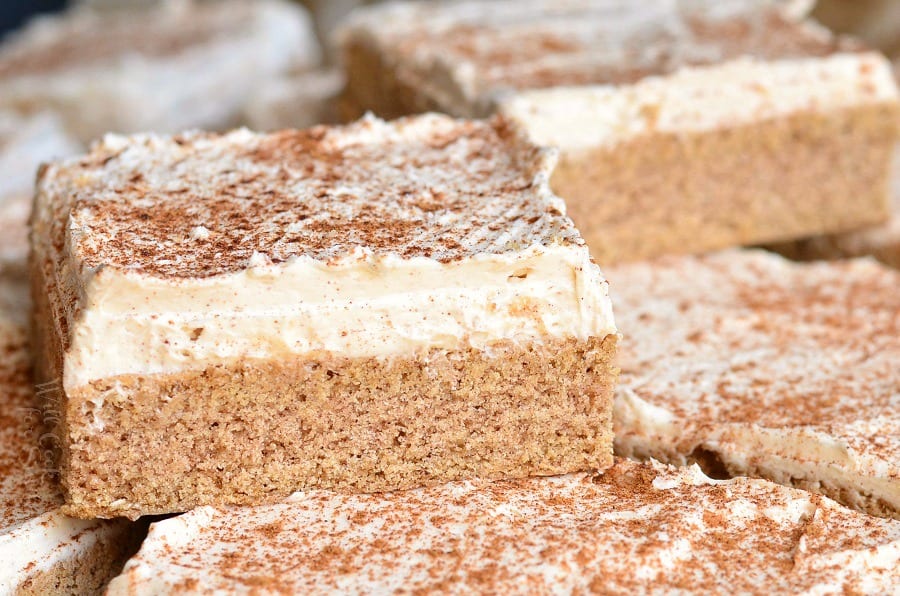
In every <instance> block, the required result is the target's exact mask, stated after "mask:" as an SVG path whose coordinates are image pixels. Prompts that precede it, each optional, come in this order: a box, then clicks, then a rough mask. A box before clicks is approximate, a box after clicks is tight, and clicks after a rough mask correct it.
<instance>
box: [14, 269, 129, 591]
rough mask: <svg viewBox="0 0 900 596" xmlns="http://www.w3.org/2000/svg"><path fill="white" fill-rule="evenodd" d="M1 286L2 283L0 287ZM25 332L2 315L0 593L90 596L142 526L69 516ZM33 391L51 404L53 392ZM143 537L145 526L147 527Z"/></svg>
mask: <svg viewBox="0 0 900 596" xmlns="http://www.w3.org/2000/svg"><path fill="white" fill-rule="evenodd" d="M0 283H5V282H0ZM25 335H26V334H25V331H24V329H23V328H22V327H20V326H18V325H16V324H15V323H13V322H12V321H11V320H10V319H9V317H8V316H7V315H6V313H5V312H4V313H2V314H0V562H2V563H0V593H3V594H94V593H98V592H99V590H101V589H102V588H103V587H104V585H105V584H106V582H107V581H109V579H110V578H111V577H112V576H113V575H115V574H116V573H118V572H119V571H121V569H122V565H123V564H124V562H125V559H127V558H128V557H129V556H130V555H131V554H133V553H134V552H136V551H137V547H138V544H139V542H140V538H141V532H140V530H139V527H138V526H136V525H133V524H131V523H130V522H127V521H125V520H113V521H96V520H93V521H92V520H81V519H74V518H71V517H67V516H66V515H64V514H63V513H62V512H61V510H60V507H61V505H62V501H63V499H62V494H61V491H60V488H59V485H58V484H57V482H56V480H55V475H54V473H53V461H52V459H50V458H48V456H47V453H48V451H49V450H50V449H51V448H52V446H53V443H52V440H50V439H49V437H48V436H46V435H44V434H43V427H44V425H43V423H44V421H45V419H46V418H47V417H52V416H53V409H52V408H48V409H47V410H42V409H41V408H40V407H39V404H38V399H37V396H36V395H35V389H34V386H33V385H32V382H31V378H30V376H29V369H30V367H31V362H30V359H29V351H28V346H27V345H26V341H25ZM38 393H39V394H43V396H44V397H46V398H48V401H52V399H53V396H55V395H56V392H55V387H54V386H50V385H47V386H39V387H38ZM143 529H144V533H146V526H144V528H143Z"/></svg>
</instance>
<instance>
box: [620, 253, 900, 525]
mask: <svg viewBox="0 0 900 596" xmlns="http://www.w3.org/2000/svg"><path fill="white" fill-rule="evenodd" d="M610 278H611V279H612V280H613V283H614V284H615V285H614V287H615V288H617V291H618V297H617V298H618V302H617V303H616V308H617V312H618V313H619V321H620V329H622V333H623V334H624V336H625V340H624V341H623V342H622V350H621V352H620V354H621V366H622V376H621V377H620V395H619V398H618V403H617V418H618V420H617V424H618V432H619V436H618V439H617V440H618V441H619V443H620V447H622V448H623V449H636V450H637V451H639V452H644V453H646V452H648V451H649V452H650V453H668V454H674V453H681V454H683V455H686V454H690V452H691V449H693V448H694V447H695V446H696V445H698V444H704V445H713V446H714V447H715V448H716V449H721V450H722V451H723V452H725V451H728V452H729V453H730V455H729V456H728V457H733V458H735V460H734V461H733V462H731V463H732V464H733V465H735V466H736V467H738V468H740V467H742V466H745V465H746V466H749V467H766V466H775V465H776V464H775V463H773V460H772V458H775V457H778V458H787V459H788V460H789V462H793V463H780V464H777V465H778V466H782V468H783V467H784V466H794V465H796V466H800V467H802V466H807V465H811V462H818V463H816V464H815V466H820V467H819V468H817V469H816V470H812V469H806V471H805V472H804V473H803V474H801V472H800V471H798V470H799V468H798V469H797V470H793V471H792V472H791V473H792V474H793V475H795V476H796V475H798V474H800V476H799V478H801V479H803V478H806V479H807V480H809V481H822V482H826V480H827V482H828V483H834V484H840V485H843V484H845V483H847V484H851V483H855V487H849V488H848V490H850V491H858V492H860V493H863V494H865V495H867V497H872V498H874V499H876V500H879V499H880V500H882V501H883V503H882V504H881V505H879V507H881V508H882V509H883V508H884V507H887V508H888V509H889V510H890V509H891V508H894V509H895V511H900V465H898V462H900V433H898V432H897V429H898V424H900V415H898V412H900V367H898V366H897V362H898V360H900V340H898V338H900V294H898V292H897V288H898V287H900V273H898V272H895V271H892V270H889V269H886V268H884V267H881V266H879V265H877V264H876V263H874V262H872V261H865V260H860V261H851V262H843V263H816V264H808V265H799V264H792V263H790V262H788V261H785V260H784V259H782V258H780V257H778V256H775V255H771V254H767V253H763V252H725V253H720V254H716V255H712V256H708V257H694V258H691V257H686V258H667V259H661V260H659V261H657V262H654V263H645V264H635V265H629V266H623V267H619V268H618V269H616V270H614V271H613V272H612V273H611V275H610ZM614 300H615V297H614ZM748 450H749V451H748ZM738 460H741V461H738ZM772 473H774V472H772ZM785 473H787V472H785ZM821 474H829V475H830V476H829V477H828V478H827V479H826V478H824V477H822V476H820V475H821ZM860 506H862V505H860ZM888 512H889V511H888Z"/></svg>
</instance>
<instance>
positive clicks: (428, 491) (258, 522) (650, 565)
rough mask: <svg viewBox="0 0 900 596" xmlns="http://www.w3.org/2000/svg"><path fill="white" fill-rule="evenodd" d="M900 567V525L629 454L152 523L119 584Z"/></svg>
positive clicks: (888, 576)
mask: <svg viewBox="0 0 900 596" xmlns="http://www.w3.org/2000/svg"><path fill="white" fill-rule="evenodd" d="M200 561H202V564H199V562H200ZM898 569H900V522H898V521H894V520H885V519H878V518H873V517H869V516H866V515H864V514H861V513H858V512H856V511H852V510H849V509H846V508H844V507H841V506H840V505H838V504H837V503H835V502H834V501H831V500H830V499H828V498H825V497H821V496H818V495H812V494H810V493H807V492H804V491H800V490H796V489H790V488H785V487H782V486H778V485H776V484H772V483H770V482H767V481H763V480H748V479H738V480H730V481H715V480H711V479H709V478H707V477H706V476H704V475H703V474H702V473H701V472H700V470H699V469H698V468H697V467H692V468H681V469H676V468H672V467H666V466H662V465H660V464H657V463H643V464H641V463H634V462H628V461H625V460H619V461H617V462H616V463H615V465H614V466H613V467H611V468H609V469H608V470H606V471H604V472H601V473H598V474H593V475H591V474H587V475H585V474H575V475H569V476H562V477H553V478H529V479H525V480H515V481H501V482H495V483H490V482H487V481H474V482H454V483H451V484H448V485H443V486H438V487H431V488H425V489H418V490H412V491H404V492H397V493H385V494H369V495H337V494H334V493H331V492H325V491H309V492H305V493H297V494H295V495H293V496H291V497H290V498H289V499H288V500H287V501H285V502H283V503H280V504H277V505H268V506H263V507H247V508H212V507H202V508H200V509H196V510H194V511H192V512H190V513H187V514H185V515H183V516H180V517H176V518H172V519H169V520H166V521H163V522H160V523H157V524H154V525H153V526H152V528H151V530H150V536H149V538H148V539H147V541H146V542H145V543H144V545H143V547H142V548H141V551H140V552H139V553H138V554H137V555H136V556H135V557H134V558H132V559H131V560H130V561H129V562H128V564H127V565H126V567H125V571H124V572H123V574H122V575H121V576H120V577H117V578H116V579H115V580H113V582H112V583H111V584H110V589H109V594H110V595H112V596H115V595H118V594H128V595H141V594H188V593H201V592H202V593H206V592H215V593H217V594H247V593H255V592H256V591H261V592H265V593H285V594H298V593H303V594H333V593H368V594H371V593H397V592H402V593H436V592H439V593H454V594H459V593H479V594H484V593H500V594H546V593H556V594H634V593H649V594H664V593H665V594H671V593H678V594H681V593H684V594H722V593H739V594H758V593H777V594H800V593H803V594H822V593H828V594H830V593H887V592H889V591H890V590H891V589H892V587H895V586H896V584H897V582H898V581H900V571H898Z"/></svg>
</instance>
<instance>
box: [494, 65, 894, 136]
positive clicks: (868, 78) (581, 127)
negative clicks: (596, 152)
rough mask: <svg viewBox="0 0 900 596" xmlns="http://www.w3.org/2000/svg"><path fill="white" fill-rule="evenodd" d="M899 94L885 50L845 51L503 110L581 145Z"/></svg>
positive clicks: (653, 80)
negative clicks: (868, 51) (867, 51)
mask: <svg viewBox="0 0 900 596" xmlns="http://www.w3.org/2000/svg"><path fill="white" fill-rule="evenodd" d="M898 98H900V93H898V90H897V84H896V82H895V80H894V76H893V72H892V70H891V65H890V63H889V62H888V61H887V60H886V59H885V58H884V57H883V56H881V55H880V54H875V53H839V54H834V55H832V56H828V57H825V58H806V59H790V60H781V61H774V62H766V61H760V60H755V59H751V58H745V59H740V60H736V61H733V62H727V63H724V64H720V65H715V66H707V67H696V68H685V69H682V70H680V71H678V72H676V73H674V74H672V75H669V76H661V77H650V78H647V79H644V80H642V81H640V82H638V83H636V84H634V85H625V86H610V85H604V86H587V87H562V88H550V89H544V90H532V91H524V92H521V93H517V94H515V95H513V96H511V97H510V98H508V99H506V100H505V101H502V102H501V103H500V106H499V109H500V111H501V112H502V113H504V114H505V115H507V116H509V117H511V118H512V119H514V120H516V121H517V122H519V123H520V124H521V125H523V126H524V127H525V128H526V129H527V130H528V132H529V134H530V135H531V137H532V139H533V140H534V141H535V142H536V143H538V144H542V145H555V146H558V147H560V148H562V149H564V150H578V149H587V148H591V147H607V146H610V145H615V144H617V143H622V142H625V141H628V140H630V139H633V138H635V137H639V136H641V135H646V134H650V133H678V132H704V131H708V130H712V129H716V128H721V127H731V126H739V125H741V124H749V123H752V122H757V121H760V120H769V119H774V118H779V117H785V116H789V115H791V114H794V113H798V112H806V111H811V112H827V111H828V110H837V109H841V108H849V107H854V106H861V105H869V104H878V103H892V102H896V101H898Z"/></svg>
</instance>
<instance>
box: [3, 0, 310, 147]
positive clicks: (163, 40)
mask: <svg viewBox="0 0 900 596" xmlns="http://www.w3.org/2000/svg"><path fill="white" fill-rule="evenodd" d="M151 4H155V6H153V5H150V6H145V7H142V8H138V7H132V8H131V9H128V10H116V11H94V10H90V9H88V8H85V7H81V8H78V7H76V8H74V9H71V10H70V11H68V12H67V13H64V14H62V15H59V16H46V17H41V18H39V19H37V20H35V21H34V22H32V23H31V24H29V25H28V26H27V27H26V28H25V29H24V30H23V31H21V32H19V33H17V34H16V35H13V36H11V37H9V39H7V40H5V41H4V43H3V44H2V45H0V107H3V108H12V109H16V110H22V111H26V112H31V111H37V110H52V111H55V112H57V113H59V114H60V115H62V117H63V119H64V120H65V122H66V125H67V127H68V128H69V129H70V130H71V131H72V132H73V133H75V134H76V135H77V136H78V137H79V138H80V139H82V140H83V141H88V140H92V139H94V138H96V137H98V136H100V135H102V134H104V133H106V132H108V131H118V132H134V131H140V130H155V131H159V132H163V131H170V132H176V131H179V130H182V129H184V128H195V127H203V128H221V127H226V126H231V125H233V124H234V123H235V120H236V118H237V117H238V116H239V115H240V111H241V109H242V108H243V106H244V103H245V102H246V101H247V99H248V98H249V97H250V95H251V94H252V92H253V89H254V87H255V86H256V85H257V84H258V83H260V82H261V81H264V80H267V79H268V78H269V77H271V76H277V75H278V74H281V73H284V72H287V71H290V70H292V69H303V68H310V67H312V66H315V65H316V64H317V63H318V61H319V59H320V52H319V48H318V43H317V42H316V39H315V34H314V32H313V29H312V24H311V22H310V20H309V18H308V16H307V14H306V13H305V11H304V10H303V9H302V8H301V7H298V6H294V5H292V4H291V3H288V2H285V1H282V0H264V1H259V2H249V3H248V2H241V1H239V0H230V1H229V2H227V3H226V4H224V5H219V4H216V5H213V4H210V3H208V2H203V1H199V0H184V1H178V2H160V3H151Z"/></svg>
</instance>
